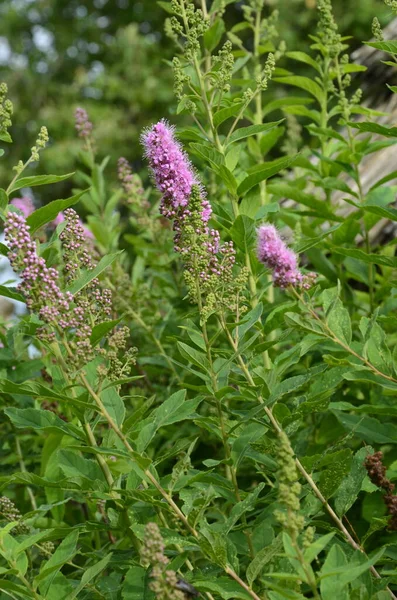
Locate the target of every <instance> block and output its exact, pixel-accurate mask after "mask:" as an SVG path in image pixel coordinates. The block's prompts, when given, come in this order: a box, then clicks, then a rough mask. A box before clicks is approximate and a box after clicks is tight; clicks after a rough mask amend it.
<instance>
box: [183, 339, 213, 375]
mask: <svg viewBox="0 0 397 600" xmlns="http://www.w3.org/2000/svg"><path fill="white" fill-rule="evenodd" d="M177 346H178V350H179V352H180V353H181V355H182V356H183V357H184V358H186V360H188V361H189V362H191V363H193V364H194V365H196V367H200V368H201V369H204V370H205V371H206V372H208V371H209V370H210V364H209V362H208V359H207V357H206V356H205V354H203V353H202V352H199V351H198V350H196V349H195V348H192V347H191V346H188V345H187V344H185V343H184V342H177Z"/></svg>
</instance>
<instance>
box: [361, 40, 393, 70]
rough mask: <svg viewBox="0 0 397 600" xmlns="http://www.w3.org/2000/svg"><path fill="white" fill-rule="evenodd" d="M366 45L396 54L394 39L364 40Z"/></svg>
mask: <svg viewBox="0 0 397 600" xmlns="http://www.w3.org/2000/svg"><path fill="white" fill-rule="evenodd" d="M365 44H366V46H371V48H376V49H377V50H382V51H383V52H387V53H388V54H397V41H396V40H383V41H381V42H365ZM393 65H394V63H393Z"/></svg>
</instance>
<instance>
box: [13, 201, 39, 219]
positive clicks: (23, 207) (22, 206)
mask: <svg viewBox="0 0 397 600" xmlns="http://www.w3.org/2000/svg"><path fill="white" fill-rule="evenodd" d="M10 204H12V205H13V206H15V208H18V209H19V210H20V211H21V212H22V214H23V215H24V217H25V218H27V217H28V216H29V215H31V214H32V212H33V211H34V204H33V202H32V199H31V198H29V196H22V198H14V199H13V200H11V202H10Z"/></svg>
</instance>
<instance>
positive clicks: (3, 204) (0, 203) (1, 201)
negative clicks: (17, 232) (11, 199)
mask: <svg viewBox="0 0 397 600" xmlns="http://www.w3.org/2000/svg"><path fill="white" fill-rule="evenodd" d="M7 206H8V195H7V192H6V191H5V190H3V189H2V188H0V212H3V211H4V210H5V209H6V208H7Z"/></svg>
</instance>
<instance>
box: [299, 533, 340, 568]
mask: <svg viewBox="0 0 397 600" xmlns="http://www.w3.org/2000/svg"><path fill="white" fill-rule="evenodd" d="M334 535H335V531H333V532H332V533H327V534H326V535H322V536H321V537H319V538H317V539H316V540H315V541H314V542H312V543H311V544H310V546H309V547H308V548H306V549H305V552H304V559H305V561H306V562H308V563H309V564H310V563H311V562H313V560H314V559H315V558H317V556H318V555H319V554H320V552H322V551H323V550H324V548H325V547H326V546H327V545H328V544H329V542H330V541H331V540H332V538H333V537H334Z"/></svg>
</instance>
